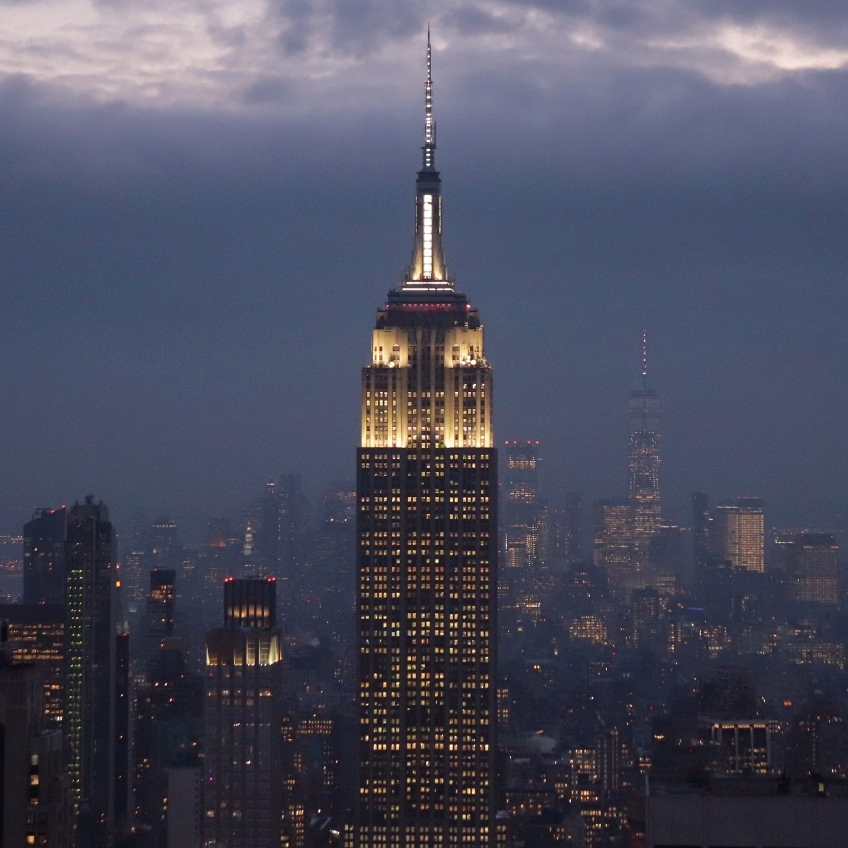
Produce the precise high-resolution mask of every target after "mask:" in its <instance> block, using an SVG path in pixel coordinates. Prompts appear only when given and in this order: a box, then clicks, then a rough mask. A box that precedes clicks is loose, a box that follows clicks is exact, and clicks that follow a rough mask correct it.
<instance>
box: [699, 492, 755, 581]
mask: <svg viewBox="0 0 848 848" xmlns="http://www.w3.org/2000/svg"><path fill="white" fill-rule="evenodd" d="M765 540H766V528H765V515H764V513H763V502H762V500H760V499H759V498H743V497H738V498H736V500H735V501H728V502H725V503H721V504H719V505H718V506H717V507H716V508H715V510H713V512H712V524H711V525H710V526H709V542H710V550H711V553H712V556H713V558H714V559H715V560H717V561H720V562H729V563H730V564H731V565H732V566H734V567H736V568H744V569H746V570H748V571H756V572H763V571H765V568H766V559H765Z"/></svg>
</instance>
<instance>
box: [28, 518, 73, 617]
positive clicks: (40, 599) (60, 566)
mask: <svg viewBox="0 0 848 848" xmlns="http://www.w3.org/2000/svg"><path fill="white" fill-rule="evenodd" d="M66 523H67V511H66V509H65V507H63V506H61V507H57V508H56V509H40V510H38V511H37V512H36V514H35V516H34V517H33V519H32V521H29V522H27V523H26V524H24V603H25V604H64V603H65V525H66Z"/></svg>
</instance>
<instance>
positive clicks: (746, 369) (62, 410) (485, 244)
mask: <svg viewBox="0 0 848 848" xmlns="http://www.w3.org/2000/svg"><path fill="white" fill-rule="evenodd" d="M578 7H579V4H571V6H570V8H571V9H572V10H574V11H579V8H578ZM643 7H644V4H643ZM327 8H328V9H334V7H332V6H328V7H327ZM640 8H641V7H640ZM377 9H378V5H377V4H371V5H367V6H366V5H363V7H362V8H361V9H360V12H361V13H362V14H363V15H364V16H365V23H364V24H363V26H362V27H359V28H358V29H357V28H355V27H354V28H350V27H347V26H346V25H345V21H346V17H344V16H337V17H336V18H335V19H334V20H335V21H336V23H335V24H334V25H333V27H332V30H331V31H332V39H331V41H330V42H327V43H337V44H339V45H343V46H344V49H345V50H348V51H350V52H352V53H354V54H356V52H357V51H358V50H360V49H365V50H367V49H376V47H375V46H376V45H379V44H381V43H388V42H389V41H390V40H391V36H392V33H393V32H396V33H401V34H402V33H406V32H409V31H410V28H414V27H415V26H416V25H417V26H419V27H420V26H421V25H422V23H423V13H422V12H419V11H417V10H416V8H414V7H412V6H411V5H405V4H401V8H400V9H399V10H398V11H396V12H394V13H392V16H391V20H389V21H378V20H377V19H376V18H375V17H373V16H374V15H376V10H377ZM278 11H281V12H282V11H284V12H285V14H286V15H287V16H288V17H289V18H290V19H291V20H297V19H298V18H297V16H298V15H300V16H301V17H300V20H302V21H303V23H304V28H303V36H304V41H303V46H302V47H301V48H299V49H301V50H307V49H308V50H313V49H317V48H316V45H317V44H319V43H323V42H322V39H323V38H324V37H325V35H326V32H325V31H323V30H320V29H319V27H320V24H319V22H318V19H317V18H316V17H314V16H313V13H312V12H311V11H310V10H309V7H308V6H302V7H298V6H295V5H292V4H286V5H285V8H284V9H283V8H282V7H281V8H280V10H278ZM351 14H352V13H351ZM369 15H370V16H371V17H370V18H369ZM487 15H488V12H487V10H486V8H485V7H484V6H481V7H479V8H478V9H477V10H468V9H465V10H462V14H454V15H453V17H451V18H450V21H451V24H450V25H451V26H452V27H456V28H460V29H463V30H464V31H467V32H469V33H473V34H474V37H475V38H480V39H485V38H486V37H487V36H488V35H491V34H492V33H495V32H496V31H497V26H496V24H495V22H493V21H492V20H491V19H490V18H488V17H487ZM369 21H370V24H369V23H368V22H369ZM613 24H615V26H617V27H618V28H619V29H626V28H627V27H628V26H630V27H641V26H643V25H644V22H643V21H640V20H639V16H638V15H636V16H631V17H630V18H626V16H624V17H619V18H617V19H616V21H613V22H609V26H613ZM352 26H353V25H352V24H351V27H352ZM369 26H371V27H372V28H373V30H374V33H373V38H372V40H371V41H370V42H369V38H370V36H368V33H367V30H368V28H369ZM322 33H323V34H322ZM369 43H370V44H371V45H372V47H370V48H368V47H361V46H358V45H367V44H369ZM422 47H423V45H422ZM292 49H293V48H292ZM471 52H472V51H469V52H466V51H463V50H461V49H460V48H459V46H452V47H451V49H450V50H448V51H444V52H439V53H437V56H436V62H437V79H436V92H437V101H436V111H437V118H438V121H439V150H438V161H439V164H440V167H441V168H442V171H443V180H444V190H445V228H446V232H445V239H446V248H447V255H448V261H449V263H450V265H451V267H452V269H453V270H454V272H455V273H456V275H457V279H458V282H459V285H460V287H462V288H463V289H465V290H467V292H468V293H469V295H470V296H471V297H472V298H473V299H474V301H475V302H476V303H477V304H478V305H479V306H480V308H481V310H482V312H483V315H484V318H485V320H486V323H487V333H488V336H487V340H488V344H489V345H490V348H491V357H492V360H493V362H494V366H495V369H496V378H497V383H496V387H497V401H496V402H497V426H498V433H499V436H502V437H504V438H505V437H507V436H510V437H512V436H515V437H540V438H542V439H543V443H544V446H545V457H546V468H547V473H548V480H547V483H548V486H549V490H550V491H551V492H552V494H553V495H554V496H556V495H557V494H558V493H560V492H561V491H563V490H564V489H566V488H569V487H573V486H581V487H585V488H586V490H587V495H589V496H591V495H605V494H614V493H617V492H620V491H621V490H622V489H623V486H624V479H625V474H624V468H625V465H624V463H625V427H626V398H627V394H628V392H629V390H630V388H631V385H632V383H633V381H634V380H635V377H636V373H637V361H638V350H639V336H640V332H641V330H642V328H643V327H648V328H649V331H650V333H651V350H652V360H651V369H652V381H653V382H654V385H655V386H656V388H657V389H658V390H659V391H660V393H661V395H662V397H663V403H664V407H665V434H666V435H665V443H666V465H665V471H666V478H665V479H666V483H667V487H668V498H667V502H668V505H669V510H670V512H671V514H672V515H673V516H676V517H679V518H683V519H685V510H686V497H687V495H688V492H689V491H690V490H691V489H694V488H700V489H706V490H708V491H712V492H713V493H714V494H715V495H716V496H717V497H719V496H723V495H732V494H736V493H737V492H741V491H747V492H750V493H759V494H762V495H764V496H765V497H766V498H767V502H768V503H769V505H770V507H771V509H772V515H773V516H774V517H775V518H779V519H781V520H783V519H784V518H785V519H789V518H792V519H797V520H799V521H800V520H805V519H806V520H810V521H817V520H821V521H827V522H834V521H837V520H841V519H842V518H844V517H845V515H844V506H842V505H843V504H844V503H845V502H846V496H848V490H846V482H845V480H844V479H843V477H842V476H840V475H839V474H837V473H836V471H835V469H838V468H840V467H841V468H844V467H845V460H846V459H848V457H846V455H845V454H846V450H848V449H847V448H846V446H845V440H844V420H845V418H846V416H848V388H846V385H845V381H844V379H842V375H841V372H840V371H839V368H838V367H837V366H838V363H840V362H841V360H842V358H844V357H843V355H842V351H843V347H844V338H845V335H846V329H848V328H846V325H845V324H846V319H845V316H846V315H848V294H846V288H845V286H844V278H845V270H846V261H848V251H847V250H846V247H845V244H846V241H845V233H844V230H845V222H846V215H845V210H846V208H848V167H846V161H845V157H844V149H845V131H846V130H845V127H846V122H845V107H844V104H845V103H846V102H848V99H846V95H848V75H846V74H845V73H841V72H818V73H811V72H808V73H805V74H796V75H792V76H782V77H779V78H775V79H773V80H771V81H770V82H768V83H767V84H759V85H746V86H722V85H718V84H716V83H714V82H710V81H708V80H707V79H706V78H705V77H704V76H703V75H701V74H700V73H697V72H695V71H686V70H680V69H669V68H665V67H658V66H656V65H655V66H651V67H647V68H642V69H640V68H635V69H634V68H626V69H622V68H616V67H611V66H610V64H609V63H608V62H605V61H603V60H602V59H601V57H598V56H596V57H592V56H589V57H587V58H586V61H585V62H584V63H582V64H580V65H577V66H575V65H567V66H566V65H561V64H559V63H558V62H557V61H556V59H555V57H552V56H549V55H546V54H545V53H544V52H543V51H541V52H540V53H539V54H538V55H536V56H529V55H527V54H521V55H517V54H516V53H509V52H507V53H505V54H504V53H499V54H498V55H491V56H489V57H488V59H486V58H485V57H481V55H480V54H479V52H478V53H475V54H474V55H469V54H470V53H471ZM422 54H423V50H422ZM422 58H423V56H422ZM414 61H415V60H410V63H411V64H412V63H413V62H414ZM418 61H420V59H419V60H418ZM416 67H418V66H416ZM419 76H420V75H419ZM383 85H384V91H385V95H384V97H382V98H379V97H375V98H373V99H372V100H371V101H370V102H369V101H365V102H366V106H365V108H363V106H362V103H363V101H362V100H356V102H355V104H352V105H350V106H348V107H346V108H345V107H343V106H338V107H337V106H335V105H334V108H333V109H331V110H329V109H322V108H321V103H320V102H319V103H317V104H316V106H315V108H314V109H312V110H311V111H303V110H302V108H301V111H298V110H292V111H290V112H286V111H285V110H282V109H280V110H276V111H275V110H274V109H272V108H270V106H271V105H273V104H284V105H288V104H289V103H291V102H293V101H297V102H299V103H301V104H302V102H303V99H304V94H303V92H301V91H300V90H299V88H298V85H297V84H296V83H295V82H293V81H292V79H291V78H290V77H289V76H286V75H285V74H283V73H281V74H280V75H279V76H275V75H273V74H271V75H268V76H260V77H257V78H254V79H253V81H252V82H251V83H249V84H247V85H245V86H243V87H242V88H241V89H240V91H241V92H242V94H243V97H244V102H245V103H247V104H249V105H250V106H251V107H252V108H251V109H247V110H232V111H226V110H220V111H212V110H205V111H200V110H194V111H192V110H190V109H185V108H182V109H173V110H165V109H158V110H153V109H143V108H140V107H139V106H134V105H131V104H129V103H124V104H121V103H113V104H109V105H95V104H92V103H91V102H86V101H84V100H81V99H80V100H75V99H73V98H69V97H68V96H67V95H65V96H64V97H62V98H60V97H58V96H57V95H56V94H55V92H53V91H51V90H50V89H49V88H47V87H45V86H41V85H35V84H33V83H31V82H28V81H27V80H25V79H24V78H18V79H14V80H9V81H7V82H6V83H5V84H4V85H2V86H0V115H2V119H3V125H4V128H5V129H4V133H3V134H2V136H0V161H3V162H4V168H3V169H0V196H2V197H3V198H4V202H3V204H2V205H0V276H2V279H3V280H4V281H5V282H4V286H3V287H2V294H0V297H2V306H3V308H2V310H0V358H2V361H3V363H4V367H3V369H2V372H0V391H2V393H3V396H4V397H6V398H8V402H7V403H5V404H4V405H3V407H2V409H0V428H2V431H3V432H4V434H5V437H4V440H3V443H2V444H3V450H4V456H3V464H4V468H5V471H6V479H7V480H8V481H10V484H9V486H8V487H7V488H6V489H5V490H4V491H3V492H2V493H0V519H2V520H3V522H4V525H5V526H7V528H8V529H14V528H15V526H17V524H19V523H20V522H21V521H22V520H23V519H24V518H25V517H26V513H27V511H28V509H29V508H30V507H31V506H34V505H35V504H36V503H49V502H51V501H56V500H59V501H61V500H67V499H68V498H69V497H73V496H75V495H81V494H83V493H84V492H85V491H87V490H92V491H95V492H96V493H97V494H98V495H101V494H102V496H103V497H104V498H106V499H107V500H109V501H111V502H112V503H114V504H116V505H117V506H118V508H119V514H120V512H121V511H123V513H124V515H125V514H126V512H127V510H128V508H129V507H130V506H131V505H133V504H137V503H146V504H148V505H151V507H152V508H158V507H159V506H160V505H161V506H162V507H163V508H166V509H174V510H177V511H179V512H180V513H181V514H188V513H192V514H200V513H204V512H213V511H214V512H217V511H223V510H235V509H236V508H237V507H238V506H239V505H240V503H242V502H243V501H244V500H245V499H246V498H247V497H249V496H250V495H251V494H252V493H253V492H254V491H255V490H257V489H258V487H259V485H260V484H261V481H262V480H263V479H264V478H265V477H267V476H270V475H273V474H276V473H278V472H280V471H283V470H299V471H301V472H303V473H304V474H306V475H307V476H308V477H309V478H310V479H311V480H312V481H314V482H315V483H316V484H320V482H321V481H322V480H325V479H330V478H335V477H339V476H341V477H344V476H350V472H351V470H352V464H353V463H352V457H353V446H354V444H355V441H356V435H357V434H356V427H357V405H358V386H359V373H358V369H359V367H360V365H361V364H362V363H363V362H364V360H365V357H366V356H367V352H368V344H369V342H368V339H369V334H370V329H371V323H372V320H373V312H374V309H375V307H376V306H377V305H378V304H379V303H380V302H381V300H382V299H383V297H384V294H385V291H386V289H387V288H388V287H389V286H390V285H393V284H394V283H395V282H396V281H397V280H398V277H399V274H400V272H401V269H402V267H403V265H404V264H405V262H406V261H407V259H408V255H409V248H410V244H411V230H412V215H411V207H412V204H411V193H412V186H413V179H414V173H415V170H416V169H417V167H418V157H419V155H420V152H419V147H420V143H421V142H420V128H421V120H420V118H421V91H420V88H415V89H412V90H410V91H408V92H406V91H398V90H396V87H395V86H392V85H385V83H384V84H383ZM396 102H400V103H402V104H403V105H402V106H400V107H397V106H396V105H395V104H396ZM293 116H294V117H293Z"/></svg>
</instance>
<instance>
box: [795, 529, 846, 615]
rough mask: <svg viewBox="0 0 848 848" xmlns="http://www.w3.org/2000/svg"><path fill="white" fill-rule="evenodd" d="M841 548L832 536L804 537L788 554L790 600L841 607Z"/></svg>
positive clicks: (824, 534) (822, 534) (815, 535)
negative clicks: (839, 568) (839, 564)
mask: <svg viewBox="0 0 848 848" xmlns="http://www.w3.org/2000/svg"><path fill="white" fill-rule="evenodd" d="M838 559H839V545H837V544H836V539H835V538H834V537H833V536H832V535H831V534H830V533H802V534H801V535H800V536H798V538H797V539H795V541H794V542H793V543H792V546H791V547H790V550H789V575H788V577H789V580H788V584H787V585H788V595H789V600H791V601H796V602H798V603H815V604H838V603H839V572H838Z"/></svg>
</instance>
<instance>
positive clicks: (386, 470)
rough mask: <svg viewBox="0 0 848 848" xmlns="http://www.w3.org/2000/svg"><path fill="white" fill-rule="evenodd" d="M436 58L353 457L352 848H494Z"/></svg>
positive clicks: (492, 458) (488, 682)
mask: <svg viewBox="0 0 848 848" xmlns="http://www.w3.org/2000/svg"><path fill="white" fill-rule="evenodd" d="M430 69H431V51H430V44H429V38H428V44H427V80H426V83H425V123H424V147H423V166H422V168H421V170H420V171H419V172H418V177H417V181H416V220H415V238H414V247H413V253H412V261H411V264H410V267H409V270H408V274H407V275H406V277H405V279H404V281H403V283H402V285H400V287H399V288H396V289H393V290H392V291H390V292H389V294H388V298H387V301H386V303H385V305H384V306H382V307H381V308H380V309H378V311H377V321H376V327H375V329H374V332H373V335H372V345H371V357H370V359H371V362H370V364H369V365H367V366H366V367H365V368H364V369H363V373H362V418H361V424H362V432H361V442H360V444H361V447H360V449H359V451H358V455H357V498H358V513H357V536H358V553H357V581H358V586H357V614H358V619H359V635H358V648H359V709H360V749H361V755H360V756H361V761H360V783H359V808H358V820H357V822H356V824H355V827H354V837H353V841H354V843H355V844H356V845H358V846H360V847H361V848H365V846H368V848H376V846H398V848H399V847H400V846H405V848H415V846H438V845H442V846H455V845H465V846H489V845H492V844H493V841H494V835H495V831H494V824H495V822H494V813H493V802H494V801H493V782H494V755H495V738H494V731H495V683H496V681H495V629H496V621H495V612H496V592H497V578H496V556H497V517H496V516H497V505H496V494H497V485H496V475H497V457H496V451H495V449H494V447H493V441H492V371H491V368H490V366H489V363H488V361H487V359H486V357H485V352H484V346H483V326H482V324H481V322H480V315H479V312H478V311H477V309H476V308H475V307H474V306H473V305H472V304H471V303H470V302H469V301H468V299H467V298H466V296H465V295H464V294H462V293H461V292H459V291H458V290H457V289H456V288H455V287H454V282H453V279H452V278H451V277H450V276H449V275H448V272H447V268H446V266H445V259H444V254H443V251H442V202H441V180H440V177H439V173H438V171H436V167H435V149H436V127H435V122H434V120H433V110H432V105H433V103H432V77H431V73H430Z"/></svg>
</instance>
